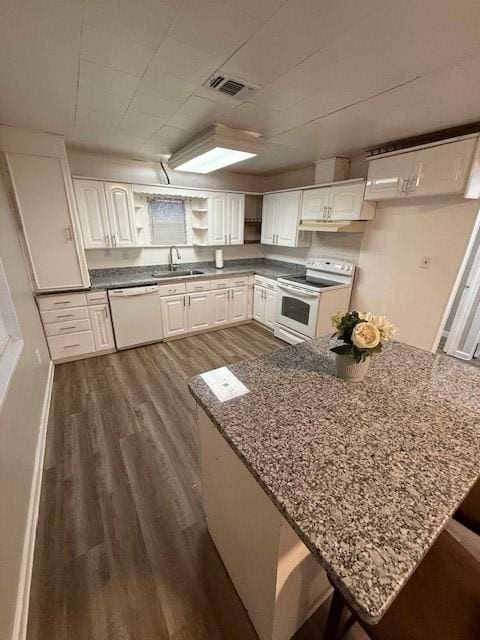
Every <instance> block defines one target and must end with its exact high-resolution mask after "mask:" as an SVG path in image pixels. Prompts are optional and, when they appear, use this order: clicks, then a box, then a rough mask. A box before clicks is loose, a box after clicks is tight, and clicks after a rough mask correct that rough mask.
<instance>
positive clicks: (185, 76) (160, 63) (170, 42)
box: [150, 36, 223, 84]
mask: <svg viewBox="0 0 480 640" xmlns="http://www.w3.org/2000/svg"><path fill="white" fill-rule="evenodd" d="M194 42H195V41H194ZM222 62H223V59H222V58H220V57H218V56H214V55H211V54H210V53H208V52H206V51H202V49H199V48H198V47H195V46H193V45H192V44H191V43H185V42H180V41H179V40H175V38H171V37H170V36H167V37H166V38H165V39H164V40H163V42H162V44H161V45H160V47H159V48H158V50H157V52H156V54H155V57H154V58H153V60H152V62H151V65H150V69H152V70H154V71H155V72H156V73H158V74H169V75H172V76H175V77H176V78H180V79H181V80H186V81H188V82H191V83H194V84H198V83H202V82H204V81H205V80H206V79H207V78H208V77H209V76H210V75H211V74H212V73H213V72H214V71H215V70H216V69H218V67H219V66H220V65H221V64H222Z"/></svg>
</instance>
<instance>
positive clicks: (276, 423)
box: [189, 338, 480, 623]
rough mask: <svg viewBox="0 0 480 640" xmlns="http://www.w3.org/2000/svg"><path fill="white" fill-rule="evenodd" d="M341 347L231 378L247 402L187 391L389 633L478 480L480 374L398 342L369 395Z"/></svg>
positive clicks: (262, 363) (311, 349)
mask: <svg viewBox="0 0 480 640" xmlns="http://www.w3.org/2000/svg"><path fill="white" fill-rule="evenodd" d="M329 346H331V344H330V339H329V338H320V339H318V340H315V341H313V342H309V343H303V344H301V345H297V346H294V347H287V348H284V349H281V350H279V351H276V352H274V353H272V354H269V355H266V356H262V357H260V358H257V359H255V360H247V361H244V362H239V363H237V364H234V365H231V366H229V367H228V368H229V369H230V370H231V371H232V372H233V373H234V374H235V375H236V376H237V377H238V378H239V379H240V380H241V381H242V382H243V383H244V384H245V385H246V386H247V387H248V389H249V390H250V393H248V394H246V395H244V396H240V397H238V398H235V399H232V400H229V401H226V402H223V403H221V402H219V401H218V400H217V399H216V397H215V396H214V395H213V393H212V392H211V391H210V390H209V388H208V387H207V385H206V383H205V382H204V380H203V379H202V378H201V377H200V376H197V377H195V378H193V379H192V380H190V382H189V386H190V390H191V392H192V394H193V396H194V397H195V398H196V400H197V402H198V403H199V404H200V405H201V406H202V407H203V408H204V410H205V411H206V412H207V414H208V415H209V416H210V418H211V419H212V420H213V422H214V423H215V425H216V426H217V428H218V429H219V431H220V432H221V433H222V434H223V436H224V437H225V439H226V440H227V441H228V442H229V444H230V446H231V447H232V449H233V450H234V451H235V452H236V453H237V455H238V456H239V457H240V459H241V460H242V461H243V462H244V463H245V465H246V466H247V467H248V469H249V470H250V472H251V473H252V474H253V476H254V477H255V478H256V480H257V481H258V482H259V484H260V485H261V486H262V487H263V489H264V490H265V492H266V493H267V494H268V495H269V497H270V498H271V499H272V501H273V502H274V504H275V505H276V506H277V507H278V509H279V510H280V511H281V512H282V513H283V515H284V516H285V517H286V519H287V520H288V522H289V523H290V524H291V525H292V527H293V528H294V529H295V530H296V532H297V534H298V535H299V537H300V538H301V539H302V540H303V542H304V543H305V544H306V546H307V547H308V548H309V549H310V551H311V552H312V553H313V554H314V555H315V556H316V557H317V559H318V560H319V561H320V563H321V564H322V565H323V566H324V567H325V568H326V570H327V571H328V573H329V576H330V578H331V579H332V581H333V583H334V584H335V585H336V587H337V588H338V589H339V590H340V591H341V593H342V594H343V595H344V597H345V598H346V599H347V600H348V602H349V603H350V604H351V606H352V607H353V608H354V609H355V610H356V612H357V613H358V614H359V615H360V616H361V617H362V618H363V619H365V620H366V621H368V622H369V623H375V622H378V620H379V619H380V618H381V616H382V615H383V614H384V613H385V611H386V609H387V607H388V606H389V604H390V603H391V602H392V601H393V599H394V598H395V596H396V595H397V594H398V592H399V591H400V589H401V588H402V586H403V585H404V584H405V582H406V581H407V579H408V577H409V576H410V575H411V573H412V572H413V571H414V569H415V568H416V566H417V564H418V563H419V562H420V560H421V559H422V557H423V556H424V554H425V553H426V552H427V550H428V549H429V547H430V546H431V544H432V543H433V542H434V540H435V538H436V537H437V535H438V534H439V533H440V531H441V530H442V528H443V526H444V524H445V522H446V521H447V520H448V518H449V517H450V515H451V514H452V513H453V512H454V511H455V509H456V508H457V506H458V505H459V504H460V502H461V501H462V499H463V498H464V496H465V494H466V493H467V492H468V490H469V489H470V487H471V486H472V485H473V484H474V482H475V480H476V479H477V478H478V477H479V475H480V397H479V395H478V393H477V390H478V389H479V388H480V370H479V369H476V368H474V367H468V366H465V364H462V363H457V362H455V361H454V360H453V359H451V358H448V357H446V356H444V355H433V354H431V353H427V352H425V351H420V350H418V349H415V348H413V347H409V346H406V345H403V344H400V343H397V342H392V343H389V344H387V345H386V348H385V350H384V352H383V353H382V354H379V355H377V356H375V357H374V358H373V359H372V362H371V364H370V370H369V373H368V375H367V378H366V380H365V381H364V382H361V383H346V382H344V381H342V380H339V379H338V378H336V377H334V355H333V354H332V353H331V352H330V351H329Z"/></svg>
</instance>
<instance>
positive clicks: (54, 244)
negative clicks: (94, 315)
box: [6, 153, 90, 291]
mask: <svg viewBox="0 0 480 640" xmlns="http://www.w3.org/2000/svg"><path fill="white" fill-rule="evenodd" d="M6 159H7V164H8V169H9V173H10V177H11V180H12V185H13V189H14V192H15V198H16V201H17V205H18V211H19V215H20V218H21V222H22V228H23V233H24V236H25V243H26V247H27V251H28V254H29V257H30V262H31V267H32V275H33V278H34V281H35V288H36V290H37V291H54V290H61V289H81V288H84V287H88V286H89V285H90V282H89V277H88V269H87V265H86V261H85V256H84V253H83V247H82V243H81V237H80V231H79V229H78V226H77V213H76V205H75V197H74V193H73V188H72V181H71V177H70V173H69V170H68V164H67V161H66V159H65V158H63V157H62V158H60V157H52V156H44V155H39V154H38V155H30V154H26V153H7V154H6Z"/></svg>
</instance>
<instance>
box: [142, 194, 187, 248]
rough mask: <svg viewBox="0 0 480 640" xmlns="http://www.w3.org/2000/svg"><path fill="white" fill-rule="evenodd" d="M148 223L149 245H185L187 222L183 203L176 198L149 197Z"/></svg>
mask: <svg viewBox="0 0 480 640" xmlns="http://www.w3.org/2000/svg"><path fill="white" fill-rule="evenodd" d="M147 202H148V208H147V213H148V221H149V227H150V244H151V245H166V246H170V245H172V244H187V221H186V210H185V203H184V201H183V200H179V199H178V198H176V199H175V198H166V197H165V196H157V197H149V198H147Z"/></svg>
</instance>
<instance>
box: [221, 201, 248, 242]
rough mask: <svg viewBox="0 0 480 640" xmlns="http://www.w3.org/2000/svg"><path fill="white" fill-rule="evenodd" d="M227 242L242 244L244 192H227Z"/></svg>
mask: <svg viewBox="0 0 480 640" xmlns="http://www.w3.org/2000/svg"><path fill="white" fill-rule="evenodd" d="M226 215H227V234H228V244H243V236H244V232H245V194H244V193H227V214H226Z"/></svg>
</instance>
